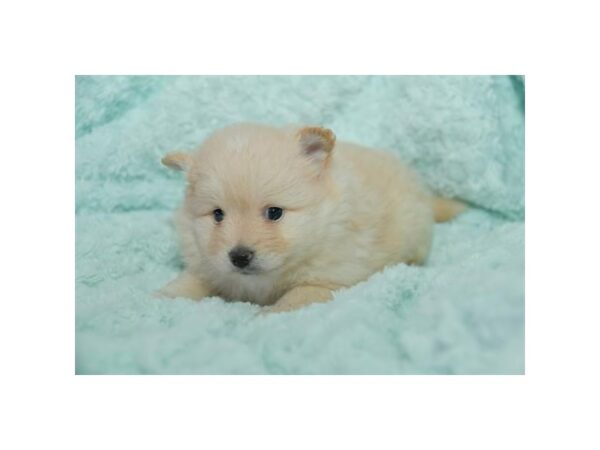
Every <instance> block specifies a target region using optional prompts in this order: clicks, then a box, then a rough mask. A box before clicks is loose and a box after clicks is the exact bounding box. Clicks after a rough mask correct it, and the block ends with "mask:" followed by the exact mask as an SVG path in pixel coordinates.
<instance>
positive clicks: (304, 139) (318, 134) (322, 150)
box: [298, 127, 335, 161]
mask: <svg viewBox="0 0 600 450" xmlns="http://www.w3.org/2000/svg"><path fill="white" fill-rule="evenodd" d="M298 139H299V141H300V147H301V148H302V151H303V152H304V153H305V154H306V155H307V156H309V157H310V158H313V159H314V160H315V161H325V160H327V159H328V158H329V157H330V155H331V152H332V151H333V147H334V146H335V134H333V131H331V130H329V129H327V128H321V127H305V128H302V129H300V131H298Z"/></svg>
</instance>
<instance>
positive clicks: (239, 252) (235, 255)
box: [229, 245, 254, 269]
mask: <svg viewBox="0 0 600 450" xmlns="http://www.w3.org/2000/svg"><path fill="white" fill-rule="evenodd" d="M252 258H254V251H253V250H251V249H249V248H248V247H243V246H241V245H240V246H237V247H235V248H234V249H233V250H231V251H230V252H229V259H230V260H231V264H233V265H234V266H235V267H238V268H240V269H243V268H244V267H247V266H248V264H250V261H252Z"/></svg>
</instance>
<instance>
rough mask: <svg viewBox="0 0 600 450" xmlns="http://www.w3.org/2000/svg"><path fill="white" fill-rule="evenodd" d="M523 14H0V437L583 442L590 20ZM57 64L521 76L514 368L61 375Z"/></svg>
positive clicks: (547, 12) (590, 344)
mask: <svg viewBox="0 0 600 450" xmlns="http://www.w3.org/2000/svg"><path fill="white" fill-rule="evenodd" d="M529 5H532V6H529ZM538 5H539V6H533V3H531V4H525V2H515V1H504V2H498V3H496V4H490V3H489V2H475V1H455V2H431V1H421V2H415V3H414V4H410V5H408V4H401V3H395V4H394V6H390V5H388V4H386V3H385V2H381V1H371V2H368V3H362V2H361V3H355V4H351V3H350V2H345V3H342V2H331V3H328V4H324V2H318V3H317V2H315V1H311V0H305V1H303V2H297V3H293V4H292V3H287V2H286V3H284V2H264V1H253V2H244V3H242V2H231V1H221V2H218V4H217V2H213V3H212V4H210V5H209V4H206V3H201V2H195V3H192V2H182V1H170V2H128V3H125V2H122V1H120V2H116V1H113V0H110V1H104V2H98V3H91V2H83V1H82V2H72V3H71V2H65V1H63V2H61V1H55V2H27V3H25V2H22V3H18V4H16V3H14V2H13V4H11V6H5V5H4V6H2V7H0V8H1V11H0V21H1V23H0V25H1V26H0V38H1V39H2V40H1V42H2V43H3V62H4V64H3V66H4V69H3V72H2V83H0V89H1V98H2V106H1V108H2V109H1V111H2V124H3V127H2V129H3V132H2V135H3V137H7V138H8V139H3V140H2V142H3V146H4V155H5V156H7V158H6V159H5V160H4V165H3V167H4V170H3V176H2V191H3V206H4V211H5V215H4V219H3V233H2V235H3V244H4V245H3V253H4V255H5V261H6V265H5V269H4V274H5V280H6V281H5V283H6V284H7V285H8V291H7V292H5V294H4V305H6V308H5V309H4V310H3V313H2V316H1V317H2V327H0V331H1V333H2V335H1V337H2V342H3V344H4V346H3V348H4V355H3V361H4V362H5V367H4V369H3V383H2V390H3V392H2V414H3V429H4V430H3V433H2V436H1V437H0V440H1V443H0V445H1V446H2V447H3V448H15V447H17V448H37V447H41V446H42V445H46V446H47V445H49V444H56V445H60V447H61V448H92V449H93V448H103V449H105V448H111V449H114V448H165V447H174V448H182V447H205V448H211V449H212V448H240V447H242V448H248V447H254V446H256V447H260V448H282V447H285V448H303V449H304V448H347V447H350V448H352V447H356V448H365V447H368V448H398V447H400V446H403V447H404V448H411V449H413V448H461V449H470V448H473V449H481V448H492V449H494V448H502V449H506V448H538V447H539V448H554V447H557V448H577V449H581V448H598V444H599V443H598V434H597V432H596V431H595V428H594V427H597V424H596V421H597V420H596V419H597V411H596V410H597V406H596V405H597V404H598V400H599V398H598V388H597V380H598V375H599V367H598V357H597V356H596V355H597V353H598V351H597V348H596V344H597V343H598V342H600V339H598V325H597V320H598V319H597V318H598V317H600V314H598V312H599V311H598V309H599V308H598V299H599V298H600V296H599V295H598V287H597V283H596V282H595V278H596V277H595V269H596V267H597V263H596V262H595V260H594V257H595V254H596V250H597V249H598V229H599V227H598V218H597V214H596V206H595V205H596V204H597V203H598V201H597V198H596V193H597V192H598V186H597V180H598V176H597V171H598V167H599V165H598V164H597V162H598V157H597V155H598V149H599V148H600V146H599V145H598V138H597V129H598V114H597V111H596V109H597V105H598V104H599V101H598V100H599V98H598V72H597V69H596V68H595V63H594V61H595V59H597V58H594V55H595V54H596V53H597V48H595V46H593V44H592V43H593V42H598V41H600V39H599V37H598V31H597V30H598V28H597V23H596V19H595V18H596V17H597V15H596V14H595V13H594V11H593V10H592V9H591V6H590V7H588V6H587V4H586V3H585V2H577V1H574V2H571V3H569V6H568V7H565V8H559V7H558V6H555V5H554V4H548V3H544V4H542V3H539V4H538ZM76 73H96V74H99V73H106V74H117V73H137V74H150V73H156V74H165V73H181V74H211V73H212V74H219V73H230V74H234V73H238V74H252V73H265V74H266V73H269V74H290V73H297V74H301V73H326V74H338V73H353V74H364V73H379V74H409V73H410V74H434V73H435V74H439V73H443V74H452V73H455V74H465V73H468V74H485V73H497V74H499V73H525V74H526V84H527V151H526V154H527V156H526V162H527V253H526V254H527V282H526V303H527V375H526V376H514V377H406V376H404V377H351V376H347V377H75V376H74V375H73V373H74V364H73V363H74V361H73V297H74V289H73V279H74V268H73V255H74V247H73V229H74V220H73V205H74V201H73V196H74V191H73V167H74V164H73V162H74V160H73V136H74V133H73V131H74V124H73V99H74V97H73V76H74V74H76Z"/></svg>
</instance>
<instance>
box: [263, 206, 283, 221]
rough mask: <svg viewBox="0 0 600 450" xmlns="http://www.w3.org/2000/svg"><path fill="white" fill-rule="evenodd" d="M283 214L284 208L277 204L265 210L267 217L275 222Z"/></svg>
mask: <svg viewBox="0 0 600 450" xmlns="http://www.w3.org/2000/svg"><path fill="white" fill-rule="evenodd" d="M281 216H283V209H282V208H278V207H276V206H271V207H269V208H267V209H266V210H265V217H266V218H267V219H269V220H272V221H273V222H275V221H276V220H279V219H281Z"/></svg>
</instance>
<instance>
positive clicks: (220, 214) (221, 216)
mask: <svg viewBox="0 0 600 450" xmlns="http://www.w3.org/2000/svg"><path fill="white" fill-rule="evenodd" d="M213 217H214V218H215V222H222V221H223V219H224V218H225V213H224V212H223V210H222V209H221V208H217V209H215V210H214V211H213Z"/></svg>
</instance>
